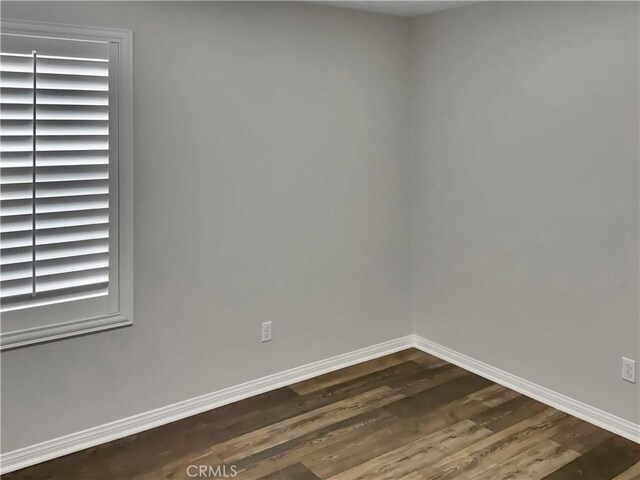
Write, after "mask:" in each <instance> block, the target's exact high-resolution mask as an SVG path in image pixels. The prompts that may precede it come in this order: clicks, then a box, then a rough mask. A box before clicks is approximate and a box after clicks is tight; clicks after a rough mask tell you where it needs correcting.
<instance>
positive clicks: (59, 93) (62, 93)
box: [6, 89, 109, 106]
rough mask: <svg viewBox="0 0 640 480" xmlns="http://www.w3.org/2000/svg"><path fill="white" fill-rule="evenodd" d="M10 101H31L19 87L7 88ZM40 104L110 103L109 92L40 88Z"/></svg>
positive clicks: (98, 104) (100, 104)
mask: <svg viewBox="0 0 640 480" xmlns="http://www.w3.org/2000/svg"><path fill="white" fill-rule="evenodd" d="M6 91H7V93H6V95H7V97H8V98H9V99H10V102H9V103H31V101H30V99H27V100H28V101H25V100H24V99H25V94H24V92H23V91H22V90H19V89H6ZM37 95H38V105H96V106H106V105H109V92H103V91H92V90H85V91H72V90H40V89H38V94H37Z"/></svg>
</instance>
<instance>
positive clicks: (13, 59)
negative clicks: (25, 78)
mask: <svg viewBox="0 0 640 480" xmlns="http://www.w3.org/2000/svg"><path fill="white" fill-rule="evenodd" d="M0 72H20V73H29V74H31V73H33V55H20V56H17V55H6V54H4V53H3V54H2V55H0Z"/></svg>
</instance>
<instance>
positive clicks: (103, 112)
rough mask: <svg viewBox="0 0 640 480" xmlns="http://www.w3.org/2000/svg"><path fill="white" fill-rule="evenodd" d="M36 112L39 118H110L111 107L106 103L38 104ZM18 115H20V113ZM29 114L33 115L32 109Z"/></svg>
mask: <svg viewBox="0 0 640 480" xmlns="http://www.w3.org/2000/svg"><path fill="white" fill-rule="evenodd" d="M36 114H37V117H38V120H109V107H107V106H104V105H65V106H60V105H38V107H37V109H36ZM16 115H20V113H18V114H16ZM29 115H31V110H30V109H29Z"/></svg>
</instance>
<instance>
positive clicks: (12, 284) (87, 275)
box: [0, 268, 109, 298]
mask: <svg viewBox="0 0 640 480" xmlns="http://www.w3.org/2000/svg"><path fill="white" fill-rule="evenodd" d="M37 278H38V280H37V283H36V293H44V292H52V291H54V290H67V289H72V288H84V289H86V288H87V287H90V288H95V287H94V285H96V284H106V283H107V282H108V281H109V269H108V268H96V269H92V270H83V271H79V272H70V273H60V274H55V275H43V276H38V277H37ZM31 287H32V286H31V278H22V279H18V280H7V281H3V282H1V283H0V291H1V292H2V298H6V297H15V296H19V295H29V294H30V293H31Z"/></svg>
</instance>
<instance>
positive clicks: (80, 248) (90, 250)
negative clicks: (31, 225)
mask: <svg viewBox="0 0 640 480" xmlns="http://www.w3.org/2000/svg"><path fill="white" fill-rule="evenodd" d="M108 251H109V239H108V238H99V239H93V240H79V241H77V242H66V243H52V244H49V245H42V246H39V247H38V248H37V250H36V260H37V261H40V260H50V259H65V258H72V257H75V256H78V255H93V254H96V253H107V252H108ZM31 253H32V252H31V247H17V248H4V247H3V249H2V252H1V254H0V264H1V265H12V264H14V263H22V262H28V261H30V260H31Z"/></svg>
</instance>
